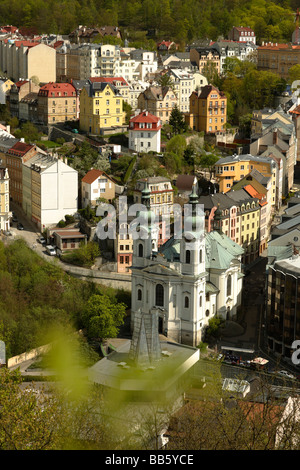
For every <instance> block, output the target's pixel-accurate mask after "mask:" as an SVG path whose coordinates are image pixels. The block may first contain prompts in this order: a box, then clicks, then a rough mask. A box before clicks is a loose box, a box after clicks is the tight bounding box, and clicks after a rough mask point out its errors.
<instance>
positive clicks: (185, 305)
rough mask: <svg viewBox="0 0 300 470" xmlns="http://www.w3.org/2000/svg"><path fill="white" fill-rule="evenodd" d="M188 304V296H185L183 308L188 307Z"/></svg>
mask: <svg viewBox="0 0 300 470" xmlns="http://www.w3.org/2000/svg"><path fill="white" fill-rule="evenodd" d="M189 304H190V301H189V298H188V296H185V298H184V308H189Z"/></svg>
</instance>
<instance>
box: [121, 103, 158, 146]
mask: <svg viewBox="0 0 300 470" xmlns="http://www.w3.org/2000/svg"><path fill="white" fill-rule="evenodd" d="M128 140H129V144H128V145H129V149H131V150H135V151H137V152H151V151H152V152H160V143H161V120H160V118H158V117H156V116H154V115H153V114H151V113H149V112H148V111H142V112H141V113H140V114H138V115H136V116H134V117H132V118H131V119H130V121H129V139H128Z"/></svg>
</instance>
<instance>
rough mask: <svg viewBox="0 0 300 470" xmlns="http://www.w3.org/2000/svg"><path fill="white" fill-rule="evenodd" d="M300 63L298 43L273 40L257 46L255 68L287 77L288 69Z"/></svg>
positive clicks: (299, 46)
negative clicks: (283, 42)
mask: <svg viewBox="0 0 300 470" xmlns="http://www.w3.org/2000/svg"><path fill="white" fill-rule="evenodd" d="M299 63H300V45H298V44H292V43H288V44H282V43H277V42H276V43H275V42H268V43H264V42H263V43H262V45H261V46H259V47H258V48H257V68H258V70H266V71H269V72H273V73H277V74H278V75H279V76H280V77H281V78H284V79H288V78H289V69H290V68H291V67H292V66H293V65H297V64H299Z"/></svg>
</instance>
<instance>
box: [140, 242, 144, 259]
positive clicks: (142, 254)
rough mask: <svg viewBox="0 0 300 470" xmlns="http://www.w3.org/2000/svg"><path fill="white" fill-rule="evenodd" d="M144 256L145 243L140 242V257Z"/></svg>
mask: <svg viewBox="0 0 300 470" xmlns="http://www.w3.org/2000/svg"><path fill="white" fill-rule="evenodd" d="M143 256H144V247H143V245H142V244H141V243H140V244H139V257H140V258H143Z"/></svg>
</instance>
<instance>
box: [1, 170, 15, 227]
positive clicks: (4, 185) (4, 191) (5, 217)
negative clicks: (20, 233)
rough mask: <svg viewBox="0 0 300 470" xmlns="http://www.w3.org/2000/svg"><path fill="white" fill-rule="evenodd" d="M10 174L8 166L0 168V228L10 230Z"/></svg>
mask: <svg viewBox="0 0 300 470" xmlns="http://www.w3.org/2000/svg"><path fill="white" fill-rule="evenodd" d="M11 215H12V214H11V212H10V210H9V175H8V171H7V168H0V230H3V231H9V229H10V217H11Z"/></svg>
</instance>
